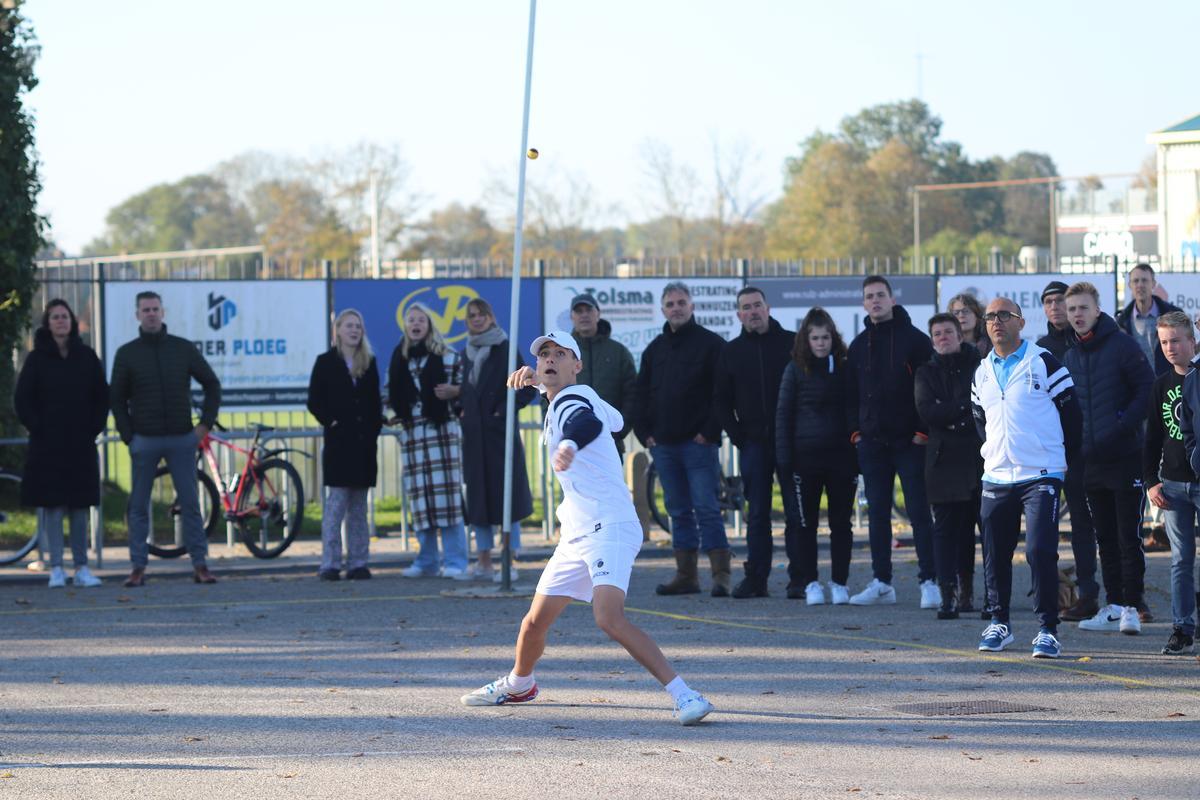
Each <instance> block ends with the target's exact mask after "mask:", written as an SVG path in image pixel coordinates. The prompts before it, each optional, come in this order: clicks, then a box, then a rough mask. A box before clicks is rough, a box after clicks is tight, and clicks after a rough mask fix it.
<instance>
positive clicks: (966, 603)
mask: <svg viewBox="0 0 1200 800" xmlns="http://www.w3.org/2000/svg"><path fill="white" fill-rule="evenodd" d="M955 599H956V600H957V601H958V610H959V611H962V612H965V613H968V614H973V613H974V612H975V576H974V575H968V574H966V573H963V574H962V575H959V576H958V596H957V597H956V598H955Z"/></svg>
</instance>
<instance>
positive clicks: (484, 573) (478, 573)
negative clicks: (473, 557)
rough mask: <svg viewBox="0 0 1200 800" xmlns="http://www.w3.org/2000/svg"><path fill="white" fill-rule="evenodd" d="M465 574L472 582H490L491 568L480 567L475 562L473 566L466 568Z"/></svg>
mask: <svg viewBox="0 0 1200 800" xmlns="http://www.w3.org/2000/svg"><path fill="white" fill-rule="evenodd" d="M467 574H468V575H470V576H471V577H470V580H473V581H491V579H492V568H491V567H481V566H480V565H479V562H478V561H476V562H475V563H474V564H472V565H471V566H469V567H467Z"/></svg>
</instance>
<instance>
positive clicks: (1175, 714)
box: [1167, 711, 1187, 717]
mask: <svg viewBox="0 0 1200 800" xmlns="http://www.w3.org/2000/svg"><path fill="white" fill-rule="evenodd" d="M1167 716H1168V717H1186V716H1187V714H1185V713H1183V712H1182V711H1172V712H1171V713H1170V714H1167Z"/></svg>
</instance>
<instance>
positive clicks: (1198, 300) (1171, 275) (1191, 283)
mask: <svg viewBox="0 0 1200 800" xmlns="http://www.w3.org/2000/svg"><path fill="white" fill-rule="evenodd" d="M1155 278H1156V279H1157V280H1158V285H1159V286H1160V287H1162V289H1163V291H1165V292H1166V293H1167V302H1168V303H1171V304H1172V305H1176V306H1178V307H1179V308H1180V309H1181V310H1182V311H1184V312H1185V313H1186V314H1187V315H1188V316H1189V317H1191V318H1192V320H1193V321H1195V320H1196V318H1197V317H1200V274H1197V273H1195V272H1159V273H1156V274H1155ZM1125 297H1126V298H1127V299H1130V300H1131V299H1133V296H1132V295H1131V294H1130V293H1129V290H1128V289H1126V290H1125Z"/></svg>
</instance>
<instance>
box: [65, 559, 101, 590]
mask: <svg viewBox="0 0 1200 800" xmlns="http://www.w3.org/2000/svg"><path fill="white" fill-rule="evenodd" d="M71 582H72V583H74V584H75V585H76V586H84V587H90V586H99V585H100V584H101V583H102V581H101V580H100V579H99V578H97V577H96V576H95V575H93V574H92V571H91V570H90V569H88V568H87V565H86V564H85V565H84V566H82V567H80V568H79V569H77V570H75V577H74V578H73V579H72V580H71Z"/></svg>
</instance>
